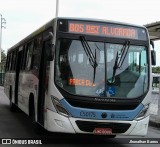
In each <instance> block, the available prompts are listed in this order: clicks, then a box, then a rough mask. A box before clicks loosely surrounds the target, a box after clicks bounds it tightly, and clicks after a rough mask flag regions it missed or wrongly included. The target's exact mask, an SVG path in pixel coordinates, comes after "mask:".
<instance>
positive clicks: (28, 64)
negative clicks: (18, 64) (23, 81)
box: [26, 41, 33, 70]
mask: <svg viewBox="0 0 160 147" xmlns="http://www.w3.org/2000/svg"><path fill="white" fill-rule="evenodd" d="M32 54H33V41H32V42H30V43H28V45H27V53H26V70H30V67H31V63H32Z"/></svg>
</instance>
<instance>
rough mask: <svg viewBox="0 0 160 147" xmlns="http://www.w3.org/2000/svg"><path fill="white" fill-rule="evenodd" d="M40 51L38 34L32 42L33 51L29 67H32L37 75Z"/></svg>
mask: <svg viewBox="0 0 160 147" xmlns="http://www.w3.org/2000/svg"><path fill="white" fill-rule="evenodd" d="M41 51H42V36H41V35H40V36H38V37H37V38H36V39H35V42H34V51H33V59H32V60H33V61H32V63H33V64H32V65H31V69H33V70H34V71H35V72H36V73H35V74H36V75H37V76H38V75H39V73H38V72H39V68H40V61H41Z"/></svg>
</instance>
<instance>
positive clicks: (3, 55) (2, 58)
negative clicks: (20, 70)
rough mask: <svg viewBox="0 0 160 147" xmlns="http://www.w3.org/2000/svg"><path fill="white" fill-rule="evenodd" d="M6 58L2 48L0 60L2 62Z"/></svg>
mask: <svg viewBox="0 0 160 147" xmlns="http://www.w3.org/2000/svg"><path fill="white" fill-rule="evenodd" d="M6 59H7V55H6V53H5V51H4V50H2V51H1V60H2V62H6Z"/></svg>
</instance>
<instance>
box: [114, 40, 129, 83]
mask: <svg viewBox="0 0 160 147" xmlns="http://www.w3.org/2000/svg"><path fill="white" fill-rule="evenodd" d="M129 47H130V41H126V43H125V44H124V45H123V47H122V49H121V52H120V53H118V51H117V55H116V60H115V63H114V66H113V75H112V83H114V81H115V75H116V71H117V69H118V68H121V67H122V65H123V62H124V60H125V58H126V55H127V53H128V50H129Z"/></svg>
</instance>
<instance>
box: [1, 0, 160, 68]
mask: <svg viewBox="0 0 160 147" xmlns="http://www.w3.org/2000/svg"><path fill="white" fill-rule="evenodd" d="M159 6H160V0H59V11H58V16H60V17H81V18H97V19H105V20H113V21H120V22H127V23H132V24H137V25H145V24H149V23H152V22H156V21H160V13H159ZM55 11H56V0H0V14H2V16H3V18H5V19H6V25H5V27H6V29H3V30H2V49H4V50H5V51H6V52H7V49H8V48H10V47H11V46H13V45H14V44H16V43H17V42H19V41H20V40H21V39H23V38H24V37H26V36H28V35H29V34H30V33H32V32H33V31H35V30H36V29H37V28H39V27H40V26H42V25H43V24H45V23H47V22H48V21H49V20H51V19H52V18H54V17H55ZM155 50H156V52H157V66H160V60H158V57H160V41H156V42H155Z"/></svg>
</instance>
